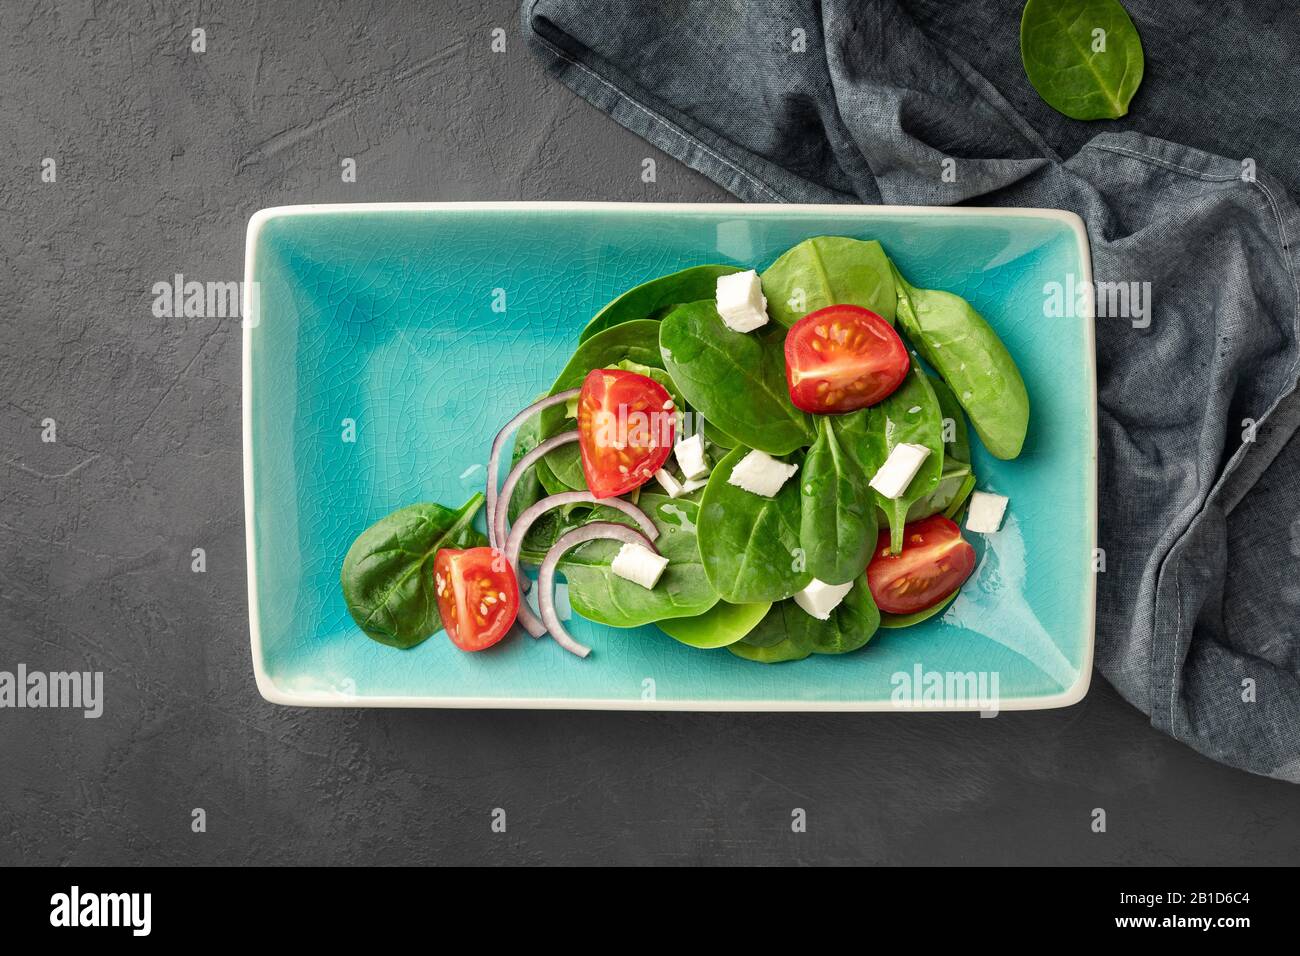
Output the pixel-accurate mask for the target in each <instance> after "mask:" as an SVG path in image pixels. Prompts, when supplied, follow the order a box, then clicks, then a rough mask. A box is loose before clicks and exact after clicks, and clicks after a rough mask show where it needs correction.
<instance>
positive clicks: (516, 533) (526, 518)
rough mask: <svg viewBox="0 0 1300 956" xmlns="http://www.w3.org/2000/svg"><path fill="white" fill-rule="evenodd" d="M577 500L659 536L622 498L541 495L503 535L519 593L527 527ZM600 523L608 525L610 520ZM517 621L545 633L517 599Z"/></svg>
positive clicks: (569, 493) (534, 632) (570, 493)
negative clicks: (620, 514)
mask: <svg viewBox="0 0 1300 956" xmlns="http://www.w3.org/2000/svg"><path fill="white" fill-rule="evenodd" d="M538 447H539V448H540V447H541V446H540V445H539V446H538ZM506 500H507V499H505V498H503V499H502V502H503V505H504V502H505V501H506ZM579 503H587V504H593V505H605V506H606V507H608V508H614V509H616V510H618V511H621V512H623V514H625V515H627V516H628V517H629V518H631V519H632V520H633V521H635V522H636V523H637V524H638V525H640V526H641V529H642V531H643V532H644V536H645V537H646V538H649V539H650V540H651V541H654V540H655V539H656V538H658V537H659V529H658V528H656V527H655V523H654V522H653V521H651V520H650V517H649V516H648V515H647V514H646V513H645V512H644V511H642V510H641V509H640V508H638V507H637V506H636V505H634V504H632V503H631V502H628V501H624V500H623V499H622V498H597V497H596V496H595V495H593V494H592V493H591V492H590V491H566V492H562V493H561V494H558V495H551V496H550V497H549V498H543V499H542V500H541V501H539V502H537V503H536V504H532V505H529V506H528V507H527V508H525V509H524V510H523V511H522V512H520V514H519V520H518V521H516V522H515V526H514V527H513V528H511V529H510V536H509V537H508V538H506V548H505V551H506V560H507V561H509V562H510V568H511V570H512V571H514V572H515V578H516V580H518V581H519V584H520V591H521V592H522V591H526V590H527V588H526V587H524V586H523V583H524V582H525V581H527V580H528V578H527V577H526V576H525V575H524V574H522V573H521V572H520V570H519V552H520V551H521V550H522V549H523V546H524V536H525V535H527V534H528V529H529V528H531V527H532V526H533V522H534V521H536V520H537V519H538V518H540V517H541V516H542V515H544V514H545V513H546V512H548V511H550V510H551V509H552V508H562V507H564V506H565V505H573V504H579ZM601 523H602V524H609V523H610V522H601ZM538 607H539V609H540V607H541V598H540V596H539V597H538ZM519 623H520V624H521V625H523V628H524V630H525V631H527V632H528V633H529V634H531V635H533V637H541V636H542V635H543V634H545V633H546V625H545V624H543V623H542V622H541V621H539V620H538V619H537V615H535V614H533V611H532V608H530V607H529V606H528V605H527V604H525V603H524V602H523V601H520V602H519Z"/></svg>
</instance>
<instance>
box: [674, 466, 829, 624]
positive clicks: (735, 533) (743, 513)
mask: <svg viewBox="0 0 1300 956" xmlns="http://www.w3.org/2000/svg"><path fill="white" fill-rule="evenodd" d="M749 451H750V450H749V449H748V448H746V447H745V446H743V445H741V446H740V447H738V448H734V449H732V450H731V451H730V452H729V453H728V454H727V456H726V457H725V458H723V459H722V460H721V461H720V462H718V463H717V464H716V465H715V466H714V468H713V473H712V474H711V475H710V476H709V483H708V485H707V486H706V487H705V489H704V497H703V498H702V499H701V500H700V512H699V514H700V519H699V525H700V531H699V538H700V556H701V557H702V558H703V559H704V573H705V574H706V575H708V578H709V582H710V583H711V584H712V585H713V587H714V589H715V590H716V591H717V592H718V595H719V596H720V597H721V598H722V599H723V600H724V601H728V602H730V603H731V604H761V603H763V602H765V601H779V600H781V599H782V598H787V597H789V596H790V595H791V594H794V593H795V592H796V591H800V590H802V589H803V588H805V587H807V586H808V582H809V581H811V580H812V574H811V573H810V572H809V571H808V570H807V569H806V567H805V566H804V561H803V560H802V553H801V552H800V551H799V476H798V475H796V476H795V477H792V478H791V479H790V480H789V481H787V482H786V483H785V484H784V485H782V486H781V490H780V491H779V492H777V494H776V497H775V498H764V497H763V496H762V495H755V494H750V493H749V492H748V491H745V490H744V489H743V488H739V487H737V486H736V485H732V484H728V483H727V479H728V478H729V477H730V476H731V471H732V469H733V468H735V467H736V465H737V464H738V463H739V462H740V460H741V459H742V458H744V457H745V456H746V455H748V454H749ZM794 460H795V461H798V459H797V458H796V459H794Z"/></svg>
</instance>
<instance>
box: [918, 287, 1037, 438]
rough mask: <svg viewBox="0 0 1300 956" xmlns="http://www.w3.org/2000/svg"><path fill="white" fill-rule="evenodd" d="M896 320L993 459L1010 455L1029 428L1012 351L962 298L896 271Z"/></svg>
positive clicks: (1026, 403)
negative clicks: (924, 285) (914, 283)
mask: <svg viewBox="0 0 1300 956" xmlns="http://www.w3.org/2000/svg"><path fill="white" fill-rule="evenodd" d="M895 284H896V285H897V287H898V324H899V325H900V326H901V327H902V329H903V331H904V332H906V333H907V337H908V339H909V340H910V341H911V343H912V345H913V346H914V347H915V348H916V350H917V351H918V352H920V353H921V357H922V358H924V359H925V360H926V361H927V362H929V363H930V365H931V367H932V368H934V370H935V371H936V372H938V373H939V375H940V376H942V378H943V380H944V382H945V383H946V384H947V385H948V387H949V388H951V389H952V393H953V395H954V397H956V399H957V401H958V403H959V404H960V405H961V407H962V408H964V409H965V410H966V414H967V415H969V416H970V420H971V424H972V425H973V426H975V433H976V434H977V435H979V437H980V440H981V441H982V442H984V447H986V448H987V449H988V450H989V452H990V453H991V454H992V455H993V456H994V457H996V458H1003V459H1008V458H1015V457H1016V456H1017V455H1019V454H1020V449H1021V447H1023V445H1024V443H1025V434H1026V432H1027V431H1028V428H1029V393H1028V392H1027V391H1026V390H1025V380H1024V379H1023V378H1021V377H1020V369H1018V368H1016V363H1015V361H1014V360H1013V359H1012V358H1011V353H1010V352H1008V351H1007V347H1006V346H1005V345H1004V344H1002V340H1001V339H1000V338H998V335H997V333H996V332H994V331H993V328H992V326H990V325H989V324H988V323H987V322H986V321H984V318H983V316H981V315H980V314H979V313H978V312H976V311H975V310H974V309H973V308H972V307H971V304H970V303H969V302H967V301H966V300H965V299H963V298H962V297H961V296H957V295H953V294H952V293H951V292H942V291H940V290H937V289H918V288H916V287H915V286H912V285H910V284H909V283H908V282H907V280H906V279H904V278H903V277H902V275H901V274H899V273H898V272H897V270H895Z"/></svg>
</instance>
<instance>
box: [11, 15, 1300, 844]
mask: <svg viewBox="0 0 1300 956" xmlns="http://www.w3.org/2000/svg"><path fill="white" fill-rule="evenodd" d="M195 11H199V12H198V13H196V12H195ZM4 20H5V29H4V30H3V31H0V164H3V176H2V177H0V216H2V221H0V260H2V262H3V269H0V381H2V382H3V386H2V396H3V415H2V416H0V445H2V446H3V447H2V448H0V463H2V467H0V476H2V477H0V480H2V481H3V487H2V488H0V500H2V501H3V505H2V506H0V515H2V516H0V670H13V669H14V668H15V667H16V665H17V664H18V663H20V662H21V663H25V664H26V665H27V666H28V667H29V668H33V669H42V670H72V669H76V670H102V671H103V672H104V674H105V678H104V679H105V697H106V703H105V710H104V715H103V716H102V718H100V719H98V720H87V719H83V717H82V716H81V715H80V714H79V713H77V712H70V711H65V710H0V863H8V864H14V863H49V864H59V863H110V862H112V863H152V864H175V863H214V864H247V863H332V864H355V863H456V862H459V863H465V862H484V863H717V862H735V863H779V862H780V863H790V862H793V863H897V864H908V863H954V864H966V863H995V864H1003V863H1125V864H1138V863H1159V864H1184V863H1198V864H1209V863H1224V864H1271V863H1283V862H1294V861H1295V859H1296V855H1297V849H1298V848H1300V814H1298V813H1297V808H1298V806H1300V804H1298V800H1300V792H1298V791H1297V790H1296V789H1295V788H1294V787H1292V786H1289V785H1287V784H1283V783H1278V782H1275V781H1271V780H1265V779H1260V778H1254V777H1251V776H1248V775H1247V774H1244V773H1241V772H1238V771H1235V770H1229V769H1227V768H1225V767H1222V766H1218V765H1216V764H1214V763H1212V762H1211V761H1209V760H1206V759H1205V758H1203V757H1200V756H1197V755H1196V754H1194V753H1193V752H1191V751H1190V750H1188V749H1186V748H1184V747H1182V746H1180V745H1179V744H1176V743H1174V742H1173V741H1171V740H1169V739H1167V738H1165V737H1163V736H1162V735H1160V734H1159V733H1157V732H1156V731H1154V730H1152V729H1151V728H1150V726H1149V725H1148V723H1147V720H1146V718H1145V717H1143V715H1141V714H1140V713H1138V712H1137V711H1135V710H1133V709H1132V708H1130V707H1129V706H1128V705H1126V704H1125V703H1124V702H1123V701H1121V700H1120V699H1119V698H1118V697H1117V695H1116V694H1115V693H1114V691H1112V690H1111V689H1110V688H1109V687H1108V686H1107V685H1106V684H1105V682H1104V681H1102V680H1101V679H1100V678H1097V679H1096V680H1095V681H1094V686H1093V690H1092V693H1091V694H1090V695H1089V696H1088V698H1087V699H1086V701H1085V702H1084V703H1082V704H1080V705H1078V706H1076V707H1072V708H1070V709H1068V710H1064V711H1056V712H1049V713H1022V714H1005V715H1003V716H1000V717H998V718H997V719H995V720H980V719H979V718H978V717H975V716H972V715H953V716H940V715H934V716H911V715H886V716H872V715H830V716H802V715H749V714H738V715H689V714H625V713H623V714H620V713H610V714H602V713H542V714H535V713H492V712H459V711H448V712H438V711H432V712H430V711H407V712H400V711H333V710H322V711H307V710H292V709H285V708H279V707H275V706H272V705H271V704H268V703H266V702H264V701H263V700H262V699H261V697H260V696H259V695H258V693H257V690H256V688H255V687H254V684H253V675H252V668H251V663H250V655H249V647H248V624H247V607H246V598H245V578H244V525H243V500H242V484H241V470H240V469H241V465H240V420H239V414H240V399H239V382H240V335H239V329H238V325H237V322H236V321H230V320H220V319H211V320H209V319H190V320H184V319H158V318H155V317H154V316H153V315H152V314H151V311H150V302H151V299H152V296H151V294H150V288H151V286H152V284H153V283H155V282H158V281H161V280H168V279H170V277H171V276H172V275H173V274H174V273H177V272H181V273H184V274H185V275H186V276H187V277H190V278H198V279H201V280H205V281H206V280H238V279H240V278H241V277H242V272H243V240H244V226H245V222H246V220H247V219H248V216H249V214H251V213H252V212H253V211H254V210H256V209H258V208H261V207H263V206H270V205H277V204H281V203H298V202H309V201H331V202H337V201H361V200H370V201H375V200H434V199H441V200H447V199H580V198H581V199H621V200H671V201H701V200H719V199H725V198H726V197H725V195H724V194H723V193H722V191H721V190H720V189H718V188H717V187H715V186H713V185H712V184H710V183H709V182H706V181H704V180H703V179H701V178H700V177H699V176H697V175H695V174H694V173H692V172H690V171H689V170H687V169H685V168H683V167H681V166H680V165H678V164H676V163H675V162H673V161H672V160H670V159H668V158H666V157H664V156H662V155H659V154H657V153H656V152H655V151H654V150H651V149H649V148H648V147H647V146H646V145H644V144H643V143H642V142H641V141H640V140H638V139H636V138H635V137H633V136H632V135H631V134H629V133H627V132H625V131H623V130H622V129H621V128H619V127H617V126H616V125H615V124H614V123H612V122H611V121H610V120H608V119H607V118H606V117H605V116H603V115H601V114H599V113H598V112H596V111H595V110H593V109H592V108H590V107H588V106H587V105H586V104H585V103H583V102H581V101H580V100H578V99H577V98H576V97H574V96H573V95H572V94H571V93H569V92H568V90H566V89H564V88H562V87H560V86H559V85H558V84H556V83H554V82H552V81H550V80H549V79H547V78H546V77H544V76H543V75H542V73H541V71H540V70H539V69H538V66H537V64H536V63H535V62H534V61H533V59H532V58H531V56H530V54H529V53H528V51H527V50H526V49H525V47H524V44H523V41H522V38H521V37H520V34H519V30H518V27H517V10H516V4H515V3H514V2H513V0H492V2H489V3H479V2H473V0H463V2H461V3H459V4H453V3H412V2H393V3H386V2H382V0H381V2H376V3H370V4H352V3H341V2H327V3H323V4H317V3H312V2H292V3H288V2H286V3H276V4H254V3H251V2H243V3H228V4H219V5H206V4H199V5H192V4H180V3H169V2H165V3H158V4H139V3H127V2H126V0H109V2H99V3H91V2H89V0H86V2H82V3H56V4H47V3H32V2H12V3H6V4H5V17H4ZM498 26H499V27H502V28H504V29H505V31H506V33H507V44H508V49H507V52H506V53H504V54H495V55H494V54H492V53H491V52H490V51H489V43H490V41H491V36H490V31H491V30H492V28H493V27H498ZM195 27H202V28H204V29H205V30H206V31H207V51H206V52H205V53H202V54H197V53H194V52H192V51H191V50H190V31H191V30H192V29H193V28H195ZM348 156H350V157H355V158H356V160H357V164H358V180H357V182H356V183H354V184H345V183H343V182H341V177H340V159H341V157H348ZM646 156H655V157H656V158H657V160H658V171H659V175H658V181H657V182H656V183H653V184H644V183H642V182H641V179H640V172H641V160H642V158H644V157H646ZM45 157H52V158H54V159H55V160H56V162H57V167H56V169H57V181H56V182H54V183H44V182H42V181H41V178H40V172H41V163H42V160H43V159H44V158H45ZM47 418H52V419H54V420H55V421H56V422H57V441H56V442H54V443H46V442H42V441H41V427H42V426H41V422H42V420H43V419H47ZM195 547H202V548H205V549H206V552H207V571H206V573H204V574H195V573H192V572H191V570H190V562H191V558H190V554H191V549H193V548H195ZM496 807H502V808H505V809H506V811H507V821H508V827H507V831H506V833H504V834H494V833H493V832H492V831H491V829H490V815H491V813H492V810H493V808H496ZM796 807H799V808H803V809H805V810H806V812H807V818H808V826H807V832H806V833H802V834H798V833H792V832H791V826H790V822H791V812H792V809H793V808H796ZM1098 807H1100V808H1104V809H1105V810H1106V812H1107V830H1106V832H1105V833H1094V832H1093V831H1092V829H1091V827H1090V824H1091V821H1092V811H1093V809H1094V808H1098ZM194 808H203V809H204V811H205V812H206V820H207V829H206V832H201V833H195V832H193V830H192V827H191V819H192V811H193V809H194Z"/></svg>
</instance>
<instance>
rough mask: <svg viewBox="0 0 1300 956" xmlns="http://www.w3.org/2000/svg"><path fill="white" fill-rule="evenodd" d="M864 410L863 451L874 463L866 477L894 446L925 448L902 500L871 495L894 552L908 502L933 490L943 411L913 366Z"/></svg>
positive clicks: (940, 469) (940, 468)
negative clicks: (867, 428) (885, 521)
mask: <svg viewBox="0 0 1300 956" xmlns="http://www.w3.org/2000/svg"><path fill="white" fill-rule="evenodd" d="M870 412H871V413H872V415H871V429H870V433H869V438H870V446H869V453H870V455H871V457H872V460H873V462H874V464H873V466H872V467H871V468H870V469H868V473H869V474H871V475H873V476H874V475H875V473H876V472H877V471H878V470H879V469H880V466H881V465H883V464H884V463H885V460H886V459H888V458H889V453H890V452H892V451H893V450H894V448H895V447H896V446H898V445H902V444H904V443H907V444H912V445H924V446H925V447H926V448H928V449H930V456H929V457H928V458H926V459H925V461H924V462H923V463H922V464H921V468H920V470H919V471H918V472H917V473H916V475H915V476H913V478H912V482H911V484H909V485H908V486H907V490H906V491H905V492H903V495H902V497H900V498H886V497H884V496H883V495H881V494H879V493H878V492H876V491H875V490H874V489H873V491H872V494H873V495H874V496H875V498H876V502H877V504H879V505H880V508H881V510H882V511H884V512H885V515H886V516H887V517H888V518H889V540H890V545H889V548H890V550H891V551H893V552H894V553H895V554H897V553H898V552H899V551H900V550H902V547H903V525H904V524H906V523H907V512H908V510H909V509H910V508H911V507H912V502H914V501H917V500H919V499H921V498H924V497H925V496H926V495H928V494H930V493H931V492H932V491H934V490H935V488H936V487H937V486H938V484H939V478H940V476H941V475H942V474H943V412H942V411H941V410H940V408H939V399H938V398H937V397H936V396H935V394H934V389H933V388H931V387H930V379H929V376H927V375H926V374H925V372H923V371H922V370H921V368H920V366H919V365H918V364H917V363H916V362H913V363H912V367H911V368H910V369H908V372H907V378H905V379H903V384H902V385H900V386H898V388H897V389H896V390H895V391H894V393H893V394H892V395H890V396H889V397H888V398H886V399H885V400H884V401H883V402H881V403H880V404H879V405H875V406H873V407H872V408H871V409H870Z"/></svg>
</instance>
